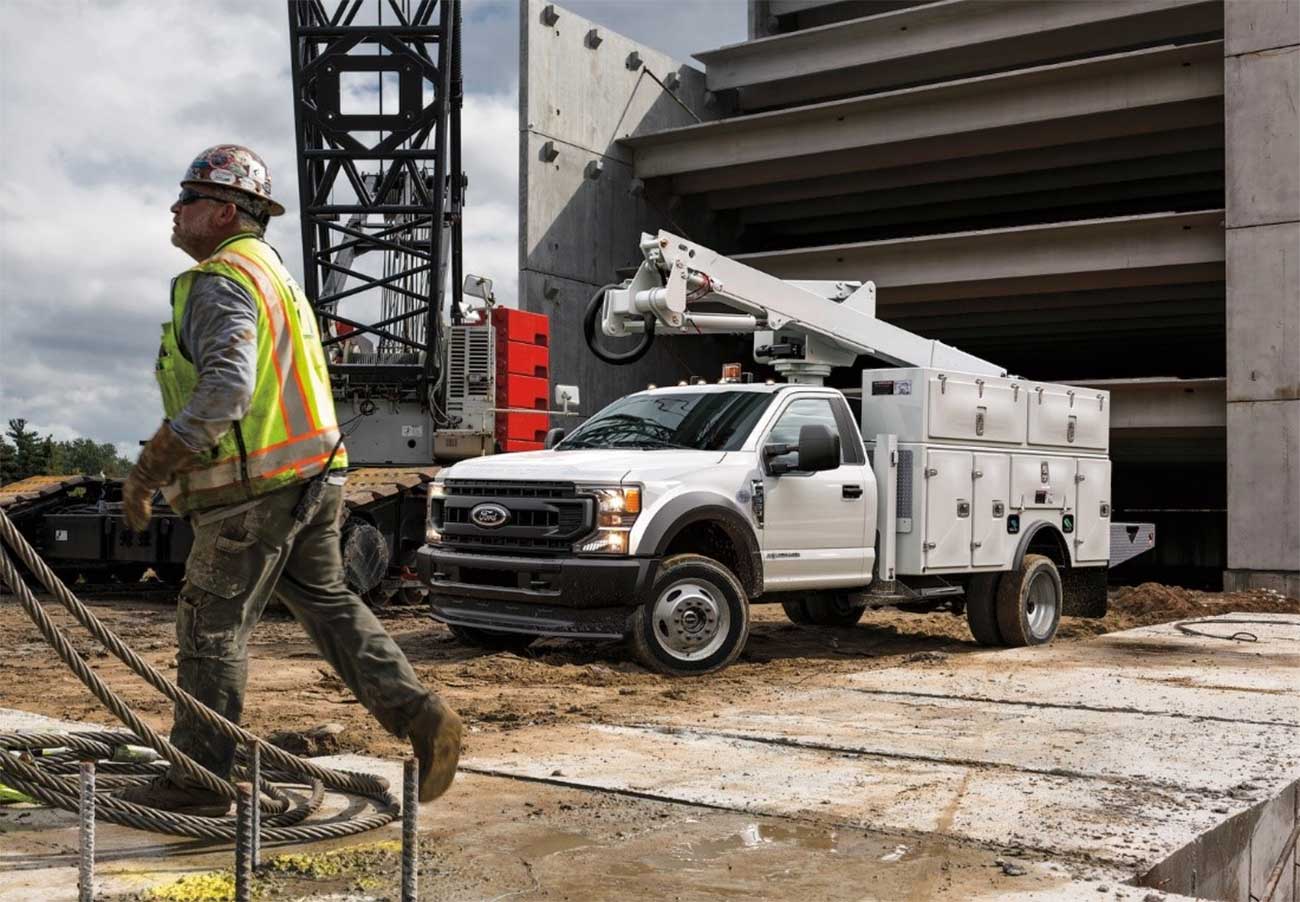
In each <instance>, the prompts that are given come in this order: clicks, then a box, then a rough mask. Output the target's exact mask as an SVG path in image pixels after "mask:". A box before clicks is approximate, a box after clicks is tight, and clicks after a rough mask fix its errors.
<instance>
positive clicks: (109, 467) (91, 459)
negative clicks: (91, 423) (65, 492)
mask: <svg viewBox="0 0 1300 902" xmlns="http://www.w3.org/2000/svg"><path fill="white" fill-rule="evenodd" d="M131 466H132V462H131V461H129V460H127V459H126V458H125V457H122V456H121V455H120V454H118V453H117V448H116V447H114V446H113V445H111V444H109V443H108V442H103V443H100V442H96V441H93V440H91V439H88V438H76V439H73V440H72V441H68V442H56V441H55V440H54V438H53V437H52V436H49V435H46V436H44V437H42V436H41V435H39V434H37V432H36V431H35V430H34V429H28V428H27V421H26V420H23V419H17V420H10V421H9V428H8V429H7V430H6V431H5V434H4V435H0V485H4V484H6V483H9V482H17V481H18V480H20V479H26V478H27V477H28V476H72V475H76V474H85V475H88V476H97V475H99V474H101V473H102V474H104V475H105V476H125V475H126V474H127V472H128V471H129V470H130V469H131Z"/></svg>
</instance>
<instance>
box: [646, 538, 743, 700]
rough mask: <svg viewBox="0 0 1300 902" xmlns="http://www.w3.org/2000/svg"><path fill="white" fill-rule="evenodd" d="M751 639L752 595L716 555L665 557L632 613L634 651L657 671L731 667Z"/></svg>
mask: <svg viewBox="0 0 1300 902" xmlns="http://www.w3.org/2000/svg"><path fill="white" fill-rule="evenodd" d="M748 639H749V599H748V598H747V597H746V596H745V590H744V589H743V588H742V587H741V585H740V581H739V580H737V579H736V577H735V575H733V574H732V572H731V571H730V570H728V569H727V568H726V567H724V566H722V565H721V564H719V563H718V562H717V561H715V560H713V559H712V558H707V557H704V556H702V555H698V554H678V555H674V556H673V557H670V558H668V559H667V560H665V561H664V563H663V566H662V567H660V569H659V574H658V576H656V578H655V581H654V585H653V587H652V588H651V591H650V596H649V598H648V600H647V601H646V602H645V604H643V605H641V606H640V607H639V608H637V609H636V611H635V612H634V613H633V615H632V635H631V644H632V651H633V653H634V654H635V655H636V657H637V659H638V660H639V661H640V662H641V663H642V664H644V665H645V666H646V667H649V668H650V669H652V670H657V671H659V672H660V673H666V674H670V675H673V676H693V675H696V674H702V673H710V672H711V671H714V670H721V669H722V668H723V667H726V666H727V665H728V664H730V663H731V662H732V661H734V660H735V659H736V657H737V656H738V655H739V654H740V652H741V650H742V649H743V648H744V647H745V642H746V641H747V640H748Z"/></svg>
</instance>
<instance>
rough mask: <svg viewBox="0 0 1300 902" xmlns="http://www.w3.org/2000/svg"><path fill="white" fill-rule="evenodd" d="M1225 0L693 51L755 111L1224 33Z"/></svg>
mask: <svg viewBox="0 0 1300 902" xmlns="http://www.w3.org/2000/svg"><path fill="white" fill-rule="evenodd" d="M1222 17H1223V7H1222V3H1221V2H1218V0H1110V2H1092V3H1041V2H1030V0H944V2H940V3H930V4H926V5H924V6H919V7H913V8H910V9H903V10H898V11H895V12H890V13H886V14H884V15H876V16H871V17H869V18H862V19H853V20H850V21H847V22H840V23H837V24H834V25H827V26H823V27H820V28H810V29H805V30H801V31H796V32H792V33H790V34H783V35H777V36H774V37H769V38H764V39H761V40H756V41H747V42H745V43H742V44H733V45H730V46H727V47H722V48H719V49H717V50H710V51H706V52H703V53H697V54H695V58H696V59H697V60H699V61H700V62H701V63H703V64H704V65H705V66H706V75H707V83H708V86H709V89H710V90H712V91H723V90H728V89H740V101H741V106H742V108H744V109H747V110H754V109H765V108H766V109H770V108H774V107H781V106H788V105H790V104H794V103H807V102H810V101H812V100H817V99H826V98H831V97H845V96H849V95H853V94H863V93H867V92H871V91H878V90H882V89H885V88H890V87H900V86H903V85H916V84H922V83H926V82H934V81H939V80H942V79H951V78H958V77H962V76H970V75H976V74H982V73H985V72H988V71H989V70H990V69H995V68H996V69H1001V70H1006V69H1013V68H1020V67H1024V66H1031V65H1037V64H1042V63H1047V62H1054V61H1059V60H1062V59H1069V58H1071V57H1080V56H1085V55H1089V54H1096V53H1102V52H1106V51H1114V50H1119V49H1121V48H1126V47H1136V46H1141V45H1143V44H1150V43H1155V42H1170V41H1171V39H1173V38H1179V37H1186V36H1195V35H1211V34H1216V35H1217V34H1219V33H1221V32H1222V29H1223V18H1222Z"/></svg>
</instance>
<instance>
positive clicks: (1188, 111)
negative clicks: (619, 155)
mask: <svg viewBox="0 0 1300 902" xmlns="http://www.w3.org/2000/svg"><path fill="white" fill-rule="evenodd" d="M1222 54H1223V47H1222V43H1221V42H1217V41H1210V42H1205V43H1200V44H1191V45H1186V46H1179V47H1169V48H1157V49H1149V50H1138V51H1132V52H1130V53H1121V54H1114V55H1111V56H1104V57H1097V58H1093V59H1088V60H1083V61H1081V62H1068V63H1059V64H1056V65H1050V66H1040V67H1035V68H1029V69H1022V70H1018V71H1014V72H1010V73H1005V74H998V75H987V76H978V77H974V78H967V79H961V80H957V81H951V82H946V83H943V84H940V85H936V86H933V87H921V88H904V89H902V90H897V91H888V92H884V93H880V94H873V95H868V96H866V97H860V98H851V99H848V100H837V101H829V102H826V103H818V104H812V105H809V106H803V107H796V108H792V109H788V110H781V111H779V112H773V113H758V114H754V115H749V116H737V117H732V118H729V119H726V120H723V121H721V122H713V123H702V124H699V125H687V126H680V127H677V128H671V129H665V130H663V131H659V132H654V133H651V134H643V135H641V136H638V137H632V138H628V139H626V140H625V142H624V143H626V144H627V146H629V147H630V148H631V149H632V151H633V153H634V169H635V173H636V175H637V176H638V177H639V178H644V179H649V178H657V177H663V176H672V175H678V174H682V173H688V172H695V171H700V170H722V171H720V172H719V174H718V175H719V182H722V181H728V182H734V184H735V185H739V184H744V183H745V182H743V181H735V179H736V178H737V177H738V174H739V173H740V172H742V171H743V170H744V169H745V167H747V166H748V165H750V164H760V163H764V162H771V161H777V160H783V161H787V162H792V163H794V164H795V167H794V174H795V175H796V176H797V175H798V174H804V175H806V174H808V173H810V172H812V171H817V172H818V173H819V174H821V173H823V172H825V170H824V169H823V168H822V166H821V157H823V156H829V155H834V154H836V153H839V154H849V155H850V156H852V157H853V158H854V159H856V160H858V165H856V166H853V167H852V168H853V169H856V170H862V169H871V168H880V167H884V166H888V165H891V162H893V161H897V160H899V159H902V160H906V161H908V162H911V163H917V162H928V161H933V160H939V159H952V158H954V157H962V156H973V155H977V154H981V153H990V152H994V151H1005V150H1017V149H1023V148H1025V147H1041V146H1048V145H1054V144H1063V143H1068V142H1070V141H1081V140H1088V139H1089V138H1100V137H1104V136H1116V135H1122V134H1128V135H1131V134H1140V133H1150V132H1153V131H1159V130H1161V129H1164V128H1185V127H1188V126H1191V125H1198V124H1207V122H1208V121H1211V120H1214V119H1216V118H1218V117H1220V116H1221V115H1222V105H1221V104H1222V99H1221V98H1222V96H1223V62H1222ZM1009 97H1014V98H1015V102H1014V103H1008V101H1007V98H1009ZM791 136H795V137H794V138H792V137H791ZM785 177H787V178H788V177H790V176H789V175H787V176H785ZM771 180H772V179H771V178H751V179H749V180H748V183H749V184H758V183H761V182H764V181H771ZM716 187H717V188H722V187H724V185H723V184H721V183H720V184H718V185H717V186H716Z"/></svg>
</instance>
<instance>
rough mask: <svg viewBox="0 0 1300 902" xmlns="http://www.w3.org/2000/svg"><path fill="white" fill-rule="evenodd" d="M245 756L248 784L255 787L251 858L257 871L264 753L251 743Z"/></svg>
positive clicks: (259, 853)
mask: <svg viewBox="0 0 1300 902" xmlns="http://www.w3.org/2000/svg"><path fill="white" fill-rule="evenodd" d="M244 754H245V755H247V756H248V782H249V783H250V784H252V787H253V804H252V805H251V806H250V807H251V809H252V810H251V812H250V813H249V817H250V818H251V819H252V821H253V823H252V826H251V827H250V830H251V831H252V832H251V837H252V846H251V848H250V849H249V856H250V858H251V861H252V868H253V870H257V869H258V868H260V867H261V866H262V753H261V752H260V751H258V747H257V743H256V742H250V743H249V744H248V748H247V749H246V750H245V752H244Z"/></svg>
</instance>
